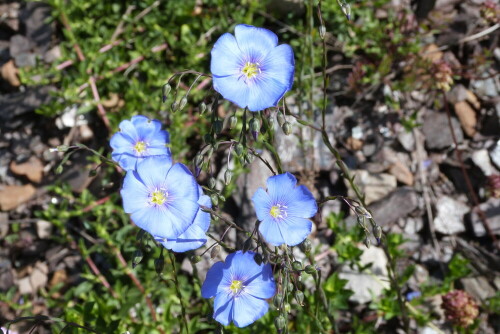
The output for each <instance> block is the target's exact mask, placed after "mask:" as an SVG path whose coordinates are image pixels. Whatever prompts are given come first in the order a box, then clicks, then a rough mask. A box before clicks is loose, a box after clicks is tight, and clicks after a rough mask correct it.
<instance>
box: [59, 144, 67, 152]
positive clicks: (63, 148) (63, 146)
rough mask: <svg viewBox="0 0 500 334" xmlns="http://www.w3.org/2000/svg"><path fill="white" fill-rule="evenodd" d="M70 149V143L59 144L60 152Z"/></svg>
mask: <svg viewBox="0 0 500 334" xmlns="http://www.w3.org/2000/svg"><path fill="white" fill-rule="evenodd" d="M68 150H69V146H68V145H59V146H57V151H58V152H66V151H68Z"/></svg>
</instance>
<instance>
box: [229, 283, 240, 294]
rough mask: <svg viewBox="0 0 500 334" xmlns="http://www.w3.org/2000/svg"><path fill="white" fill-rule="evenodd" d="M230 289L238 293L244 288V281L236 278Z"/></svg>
mask: <svg viewBox="0 0 500 334" xmlns="http://www.w3.org/2000/svg"><path fill="white" fill-rule="evenodd" d="M229 289H230V290H231V292H232V293H233V294H237V293H238V292H240V291H241V289H243V282H242V281H237V280H234V281H232V282H231V286H230V287H229Z"/></svg>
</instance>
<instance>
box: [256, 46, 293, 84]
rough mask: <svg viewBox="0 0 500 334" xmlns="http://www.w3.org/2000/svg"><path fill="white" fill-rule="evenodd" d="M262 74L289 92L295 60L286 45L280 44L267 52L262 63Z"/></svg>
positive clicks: (291, 51)
mask: <svg viewBox="0 0 500 334" xmlns="http://www.w3.org/2000/svg"><path fill="white" fill-rule="evenodd" d="M261 71H262V74H263V75H264V76H265V77H269V78H272V79H274V80H276V81H278V82H279V83H280V84H282V85H283V86H285V87H286V90H290V89H291V88H292V85H293V74H294V72H295V59H294V56H293V50H292V48H291V47H290V45H288V44H281V45H279V46H277V47H275V48H274V49H272V50H271V52H269V54H268V55H267V56H266V58H265V59H264V60H263V62H262V67H261Z"/></svg>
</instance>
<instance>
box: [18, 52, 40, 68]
mask: <svg viewBox="0 0 500 334" xmlns="http://www.w3.org/2000/svg"><path fill="white" fill-rule="evenodd" d="M14 61H15V63H16V65H17V67H20V68H22V67H35V66H36V54H35V53H32V52H25V53H21V54H20V55H17V56H15V57H14Z"/></svg>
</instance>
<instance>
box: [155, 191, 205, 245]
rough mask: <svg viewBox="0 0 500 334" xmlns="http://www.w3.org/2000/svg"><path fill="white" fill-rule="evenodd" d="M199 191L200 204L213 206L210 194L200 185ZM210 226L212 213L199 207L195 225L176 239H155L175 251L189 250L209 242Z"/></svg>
mask: <svg viewBox="0 0 500 334" xmlns="http://www.w3.org/2000/svg"><path fill="white" fill-rule="evenodd" d="M198 193H199V194H200V198H199V199H198V204H199V205H204V206H206V207H209V208H211V207H212V201H211V200H210V197H209V196H207V195H204V194H203V189H202V188H201V187H200V186H198ZM209 227H210V213H208V212H204V211H202V210H201V209H198V212H197V213H196V217H195V218H194V222H193V225H191V226H189V227H188V229H187V230H186V231H185V232H184V233H182V234H181V235H179V236H178V237H177V238H176V239H163V238H155V239H156V240H157V241H159V242H160V243H161V244H162V245H163V247H165V248H167V249H171V250H173V251H174V252H178V253H182V252H187V251H188V250H192V249H197V248H200V247H201V246H203V245H204V244H205V243H206V242H207V236H206V234H205V233H206V232H207V231H208V228H209Z"/></svg>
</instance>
